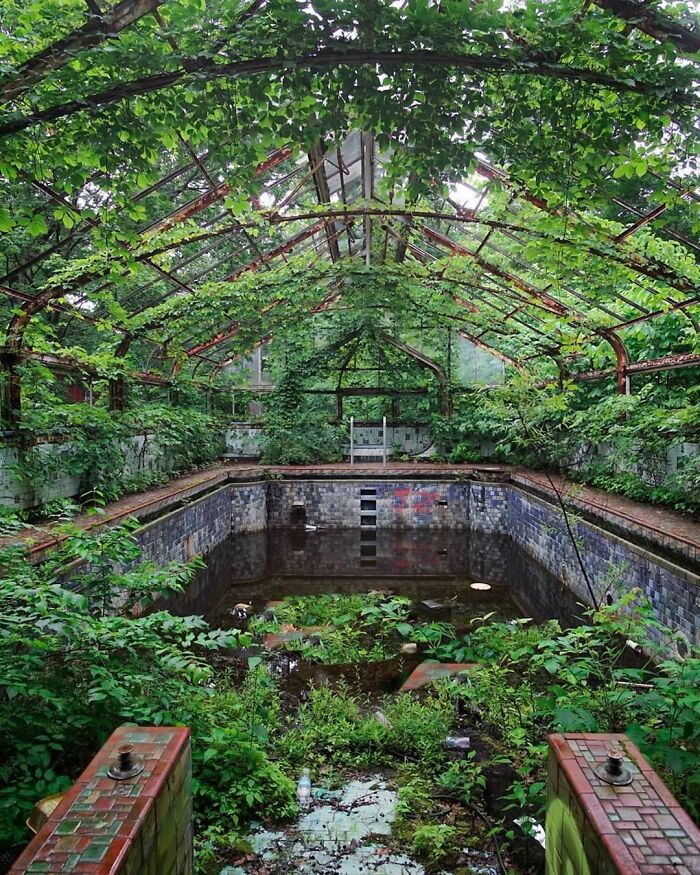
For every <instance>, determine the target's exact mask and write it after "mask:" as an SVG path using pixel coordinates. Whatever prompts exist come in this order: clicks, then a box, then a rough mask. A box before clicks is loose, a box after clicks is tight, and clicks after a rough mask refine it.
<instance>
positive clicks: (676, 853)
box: [545, 733, 700, 875]
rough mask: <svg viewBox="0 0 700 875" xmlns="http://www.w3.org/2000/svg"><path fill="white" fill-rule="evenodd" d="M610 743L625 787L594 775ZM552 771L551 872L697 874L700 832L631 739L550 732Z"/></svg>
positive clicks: (549, 874)
mask: <svg viewBox="0 0 700 875" xmlns="http://www.w3.org/2000/svg"><path fill="white" fill-rule="evenodd" d="M613 746H620V747H622V749H623V751H624V753H625V756H626V760H625V765H626V767H627V768H629V770H630V772H631V775H632V782H631V783H630V784H629V785H627V786H613V785H611V784H608V783H606V782H605V781H603V780H601V778H599V777H598V775H597V774H596V769H597V768H598V767H599V766H601V765H603V764H604V763H605V761H606V752H607V750H608V748H610V747H613ZM547 771H548V779H547V796H548V805H547V821H546V870H545V871H546V875H564V873H566V872H572V871H573V872H576V873H579V875H619V873H621V875H663V873H669V875H697V873H698V872H700V830H698V828H697V827H696V826H695V824H694V823H693V822H692V820H691V818H690V817H689V816H688V814H687V813H686V812H685V811H684V809H683V808H682V807H681V805H680V803H679V802H678V801H677V800H676V799H675V798H674V797H673V795H672V794H671V793H670V791H669V790H668V788H667V787H666V785H665V784H664V783H663V781H662V780H661V778H660V777H659V776H658V774H657V773H656V772H655V771H654V770H653V768H652V767H651V766H650V765H649V763H648V762H647V761H646V760H645V759H644V757H643V756H642V754H641V753H640V752H639V750H638V749H637V747H636V746H635V745H634V744H632V742H631V741H630V740H629V739H628V738H627V736H625V735H603V734H586V733H584V734H575V733H566V734H563V735H552V736H550V739H549V760H548V770H547Z"/></svg>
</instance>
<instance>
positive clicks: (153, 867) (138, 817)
mask: <svg viewBox="0 0 700 875" xmlns="http://www.w3.org/2000/svg"><path fill="white" fill-rule="evenodd" d="M126 744H129V745H132V746H133V755H134V757H135V758H136V759H138V760H141V761H143V763H144V769H143V771H142V772H141V774H139V775H137V776H136V777H134V778H130V779H127V780H124V781H115V780H114V779H113V778H110V777H109V776H108V775H107V770H108V768H109V767H110V766H112V765H113V764H115V763H116V760H117V750H118V748H119V747H120V746H122V745H126ZM191 779H192V763H191V755H190V741H189V730H188V729H186V728H174V727H134V726H122V727H120V728H119V729H117V730H116V731H115V732H114V733H113V734H112V735H111V737H110V738H109V740H108V741H107V742H106V743H105V745H104V746H103V747H102V749H101V750H100V751H99V753H98V754H97V756H95V758H94V759H93V760H92V762H91V763H90V765H89V766H88V767H87V769H85V771H84V772H83V774H82V775H81V776H80V777H79V778H78V780H77V781H76V783H75V784H74V785H73V786H72V787H71V789H70V790H69V791H68V793H67V794H66V795H65V796H64V798H63V799H62V801H61V804H60V805H59V806H58V808H57V809H56V810H55V811H54V813H53V814H52V816H51V818H50V819H49V821H48V822H47V823H46V824H45V825H44V827H43V828H42V829H41V830H40V832H39V833H38V835H37V836H35V838H34V839H33V841H32V842H31V843H30V844H29V845H28V846H27V848H26V849H25V851H24V853H23V854H22V855H21V856H20V858H19V859H18V860H17V862H16V863H15V865H14V866H13V867H12V869H11V870H10V873H9V875H20V873H32V875H33V873H40V872H47V873H59V872H60V873H64V872H65V873H68V872H70V873H75V875H114V873H120V875H191V873H192V871H193V861H192V790H191V784H192V780H191Z"/></svg>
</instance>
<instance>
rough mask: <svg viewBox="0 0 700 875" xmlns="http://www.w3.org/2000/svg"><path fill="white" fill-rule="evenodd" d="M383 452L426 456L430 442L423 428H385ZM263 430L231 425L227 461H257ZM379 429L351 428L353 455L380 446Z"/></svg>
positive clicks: (247, 424)
mask: <svg viewBox="0 0 700 875" xmlns="http://www.w3.org/2000/svg"><path fill="white" fill-rule="evenodd" d="M386 432H387V438H386V446H387V452H392V451H396V452H399V453H406V454H408V455H410V456H417V455H420V454H422V453H426V454H428V455H430V451H431V450H432V447H433V439H432V437H431V436H430V429H429V428H428V426H427V425H411V424H408V425H389V426H387V430H386ZM263 433H264V432H263V428H262V426H261V425H260V423H257V422H232V423H231V424H230V425H229V427H228V429H227V430H226V435H225V437H226V453H225V455H226V456H227V457H228V458H231V459H259V458H260V456H261V455H262V438H263ZM381 445H382V427H381V424H376V423H369V422H367V423H360V424H356V425H355V455H358V456H361V455H362V447H367V446H372V447H376V446H381ZM345 449H346V452H347V453H349V452H350V430H349V428H348V433H347V436H346V447H345Z"/></svg>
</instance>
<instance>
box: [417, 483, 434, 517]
mask: <svg viewBox="0 0 700 875" xmlns="http://www.w3.org/2000/svg"><path fill="white" fill-rule="evenodd" d="M438 498H439V496H438V492H437V489H428V490H424V491H421V492H419V493H418V494H417V495H415V496H414V499H413V510H414V511H416V513H431V512H432V511H433V510H434V509H435V503H436V502H437V501H438Z"/></svg>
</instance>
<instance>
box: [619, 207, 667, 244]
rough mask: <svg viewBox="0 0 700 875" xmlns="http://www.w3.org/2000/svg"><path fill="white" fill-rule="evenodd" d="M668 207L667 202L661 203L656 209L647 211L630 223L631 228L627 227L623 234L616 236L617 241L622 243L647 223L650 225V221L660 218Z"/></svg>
mask: <svg viewBox="0 0 700 875" xmlns="http://www.w3.org/2000/svg"><path fill="white" fill-rule="evenodd" d="M667 209H668V207H667V206H666V204H661V205H660V206H658V207H657V208H656V209H655V210H652V211H651V212H650V213H647V214H646V215H645V216H642V217H641V218H640V219H637V221H636V222H635V223H634V224H633V225H630V227H629V228H626V229H625V230H624V231H623V232H622V233H621V234H618V235H617V237H614V238H613V239H614V240H615V243H622V241H623V240H626V239H627V238H628V237H631V236H632V234H635V233H636V232H637V231H639V229H640V228H643V227H644V226H645V225H648V224H649V223H650V222H653V221H654V220H655V219H658V218H659V216H662V215H663V214H664V213H665V212H666V210H667Z"/></svg>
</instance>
